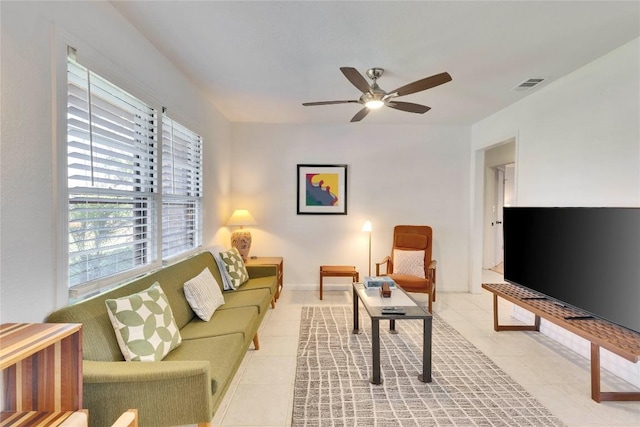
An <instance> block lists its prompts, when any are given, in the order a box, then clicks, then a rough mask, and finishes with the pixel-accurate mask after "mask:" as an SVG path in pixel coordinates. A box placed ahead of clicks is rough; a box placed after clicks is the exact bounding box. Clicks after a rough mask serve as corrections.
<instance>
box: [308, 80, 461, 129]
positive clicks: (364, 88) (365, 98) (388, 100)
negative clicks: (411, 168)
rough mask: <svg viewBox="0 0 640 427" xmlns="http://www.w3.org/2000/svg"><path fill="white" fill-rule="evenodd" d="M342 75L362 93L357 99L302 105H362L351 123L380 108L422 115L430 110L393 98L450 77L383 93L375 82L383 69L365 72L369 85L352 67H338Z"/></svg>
mask: <svg viewBox="0 0 640 427" xmlns="http://www.w3.org/2000/svg"><path fill="white" fill-rule="evenodd" d="M340 71H342V74H344V76H345V77H346V78H347V80H349V81H350V82H351V84H352V85H354V86H355V87H356V88H357V89H358V90H360V91H361V92H362V95H361V96H360V98H359V99H357V100H356V99H354V100H347V101H320V102H305V103H303V104H302V105H304V106H305V107H310V106H315V105H331V104H351V103H355V104H362V105H364V108H363V109H362V110H360V111H358V112H357V113H356V115H355V116H353V118H352V119H351V121H352V122H359V121H360V120H362V119H364V118H365V116H366V115H367V114H369V111H371V110H375V109H377V108H380V107H382V106H385V105H386V106H387V107H391V108H395V109H396V110H401V111H406V112H409V113H418V114H424V113H426V112H427V111H429V110H430V109H431V107H427V106H426V105H421V104H414V103H412V102H402V101H395V100H394V98H397V97H398V96H404V95H410V94H412V93H416V92H421V91H423V90H427V89H431V88H432V87H436V86H439V85H441V84H444V83H447V82H450V81H451V80H452V79H451V76H450V75H449V73H440V74H435V75H433V76H430V77H425V78H424V79H421V80H417V81H415V82H413V83H409V84H407V85H404V86H402V87H399V88H398V89H396V90H392V91H391V92H385V91H384V90H382V89H380V87H379V86H378V82H377V80H378V79H379V78H380V77H381V76H382V74H383V73H384V69H383V68H369V69H368V70H367V77H369V78H370V79H371V80H373V83H372V84H371V85H369V83H367V80H366V79H365V78H364V77H363V76H362V74H360V73H359V72H358V70H356V69H355V68H353V67H340Z"/></svg>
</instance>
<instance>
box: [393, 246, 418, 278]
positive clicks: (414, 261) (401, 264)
mask: <svg viewBox="0 0 640 427" xmlns="http://www.w3.org/2000/svg"><path fill="white" fill-rule="evenodd" d="M393 274H406V275H408V276H416V277H420V278H421V279H424V251H403V250H400V249H394V250H393Z"/></svg>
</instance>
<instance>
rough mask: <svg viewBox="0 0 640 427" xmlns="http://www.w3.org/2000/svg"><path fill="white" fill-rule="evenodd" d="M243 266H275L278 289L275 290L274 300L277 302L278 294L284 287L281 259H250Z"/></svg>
mask: <svg viewBox="0 0 640 427" xmlns="http://www.w3.org/2000/svg"><path fill="white" fill-rule="evenodd" d="M245 265H275V266H276V268H277V269H278V273H277V274H278V275H277V277H278V288H277V290H276V295H275V300H276V301H278V298H280V292H282V287H283V286H284V261H283V259H282V257H279V256H274V257H260V256H259V257H255V258H253V257H250V258H248V259H247V261H246V262H245Z"/></svg>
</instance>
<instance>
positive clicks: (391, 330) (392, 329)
mask: <svg viewBox="0 0 640 427" xmlns="http://www.w3.org/2000/svg"><path fill="white" fill-rule="evenodd" d="M389 333H390V334H397V333H398V331H396V319H390V320H389Z"/></svg>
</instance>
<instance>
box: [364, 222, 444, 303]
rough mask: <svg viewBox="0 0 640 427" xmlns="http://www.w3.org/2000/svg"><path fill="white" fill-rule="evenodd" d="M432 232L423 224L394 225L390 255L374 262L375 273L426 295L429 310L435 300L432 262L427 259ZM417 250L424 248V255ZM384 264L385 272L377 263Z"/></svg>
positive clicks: (433, 262)
mask: <svg viewBox="0 0 640 427" xmlns="http://www.w3.org/2000/svg"><path fill="white" fill-rule="evenodd" d="M432 243H433V231H432V230H431V227H429V226H426V225H396V226H395V227H394V229H393V245H392V247H391V255H390V256H387V257H385V258H384V259H383V260H382V261H380V262H377V263H376V276H380V275H381V274H382V275H387V276H389V277H391V278H392V279H393V280H394V281H395V282H396V283H397V284H398V286H400V287H401V288H402V289H404V290H405V291H407V292H420V293H425V294H428V295H429V312H432V302H433V301H435V300H436V261H435V260H432V259H431V248H432ZM419 251H424V257H423V256H422V253H420V252H419ZM382 265H385V266H386V267H385V272H384V273H381V272H380V266H382Z"/></svg>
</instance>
